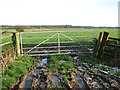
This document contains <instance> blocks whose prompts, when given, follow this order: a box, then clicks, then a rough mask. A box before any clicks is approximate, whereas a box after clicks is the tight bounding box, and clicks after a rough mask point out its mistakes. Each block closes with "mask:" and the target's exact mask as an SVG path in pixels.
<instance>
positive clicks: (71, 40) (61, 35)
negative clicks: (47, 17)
mask: <svg viewBox="0 0 120 90" xmlns="http://www.w3.org/2000/svg"><path fill="white" fill-rule="evenodd" d="M73 32H75V33H78V32H81V33H84V32H88V33H89V32H92V33H93V34H92V35H91V33H90V35H89V36H86V35H85V36H83V35H82V36H81V35H79V36H78V35H77V36H67V35H66V33H73ZM33 33H34V35H35V34H41V33H54V34H53V35H52V36H50V37H38V38H28V37H26V38H22V36H24V34H33ZM56 36H57V37H56ZM20 37H21V54H22V56H24V55H27V56H32V55H33V54H32V55H29V54H30V53H31V52H32V53H33V52H34V50H36V49H38V51H36V52H38V54H39V52H45V51H44V50H43V51H39V49H40V48H41V49H44V48H49V49H50V50H48V51H47V52H51V49H52V48H55V49H56V50H54V53H52V55H56V54H63V50H61V49H62V48H69V50H66V51H68V52H69V51H73V52H72V53H70V54H74V52H75V53H76V51H77V50H76V51H75V50H74V48H82V47H86V48H89V47H92V46H93V45H82V44H81V42H93V40H85V41H80V40H79V41H78V40H77V41H76V40H74V38H79V39H80V38H81V37H82V38H87V37H91V39H93V38H94V37H95V32H94V31H49V32H21V33H20ZM43 38H44V39H45V38H46V39H45V40H44V41H42V42H40V43H25V42H23V40H24V39H28V40H31V39H33V40H34V41H35V39H43ZM52 38H57V39H58V40H57V42H55V41H53V42H48V40H50V39H52ZM61 38H66V39H68V40H69V41H68V40H67V41H61ZM35 42H36V41H35ZM37 42H39V41H37ZM72 43H73V44H75V45H72ZM52 44H58V45H57V46H54V45H52ZM62 44H68V45H65V46H63V45H62ZM24 45H34V46H33V47H28V46H26V47H23V46H24ZM41 45H48V46H41ZM51 45H52V46H51ZM26 50H27V51H26ZM81 50H82V49H81ZM64 51H65V50H64ZM78 51H79V50H78ZM81 53H86V52H85V51H83V52H82V51H81ZM88 53H90V52H88ZM64 54H65V53H64ZM68 54H69V53H68ZM40 55H44V53H43V54H41V53H40ZM40 55H39V56H40ZM46 55H48V53H46ZM49 55H51V54H49ZM33 56H36V54H34V55H33Z"/></svg>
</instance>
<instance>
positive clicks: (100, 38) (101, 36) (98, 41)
mask: <svg viewBox="0 0 120 90" xmlns="http://www.w3.org/2000/svg"><path fill="white" fill-rule="evenodd" d="M102 38H103V32H100V35H99V38H98V40H97V42H96V43H97V44H96V46H95V47H94V48H95V50H94V53H95V54H94V56H95V57H97V56H98V53H99V49H100V44H101V41H102Z"/></svg>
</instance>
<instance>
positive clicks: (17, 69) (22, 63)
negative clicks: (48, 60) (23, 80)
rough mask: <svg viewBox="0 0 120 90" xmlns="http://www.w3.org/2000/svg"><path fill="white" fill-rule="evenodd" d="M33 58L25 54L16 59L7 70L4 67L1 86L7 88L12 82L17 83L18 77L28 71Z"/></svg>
mask: <svg viewBox="0 0 120 90" xmlns="http://www.w3.org/2000/svg"><path fill="white" fill-rule="evenodd" d="M34 60H35V58H33V57H27V56H24V57H19V58H18V59H16V60H15V61H14V62H13V64H11V65H10V67H9V69H8V70H6V69H5V73H4V76H3V77H2V88H3V89H8V88H10V86H11V85H12V84H13V83H15V84H17V83H18V80H19V78H20V77H21V76H22V75H24V74H26V73H28V68H29V67H30V66H31V65H32V63H33V61H34Z"/></svg>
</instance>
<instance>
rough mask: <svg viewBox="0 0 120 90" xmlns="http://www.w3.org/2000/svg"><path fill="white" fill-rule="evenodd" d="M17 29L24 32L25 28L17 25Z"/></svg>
mask: <svg viewBox="0 0 120 90" xmlns="http://www.w3.org/2000/svg"><path fill="white" fill-rule="evenodd" d="M16 31H17V32H24V29H23V27H22V26H16Z"/></svg>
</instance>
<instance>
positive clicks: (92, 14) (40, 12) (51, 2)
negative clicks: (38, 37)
mask: <svg viewBox="0 0 120 90" xmlns="http://www.w3.org/2000/svg"><path fill="white" fill-rule="evenodd" d="M118 1H119V0H0V11H1V13H0V25H66V24H67V25H81V26H118Z"/></svg>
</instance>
